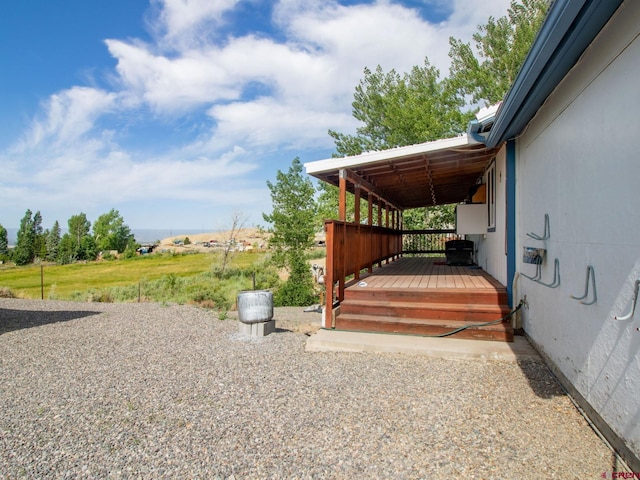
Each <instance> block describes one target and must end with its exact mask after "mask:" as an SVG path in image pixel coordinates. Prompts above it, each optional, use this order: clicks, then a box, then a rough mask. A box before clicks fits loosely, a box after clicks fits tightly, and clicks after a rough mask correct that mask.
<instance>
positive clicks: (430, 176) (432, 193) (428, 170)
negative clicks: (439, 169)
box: [427, 164, 437, 206]
mask: <svg viewBox="0 0 640 480" xmlns="http://www.w3.org/2000/svg"><path fill="white" fill-rule="evenodd" d="M427 175H428V176H429V189H430V190H431V201H432V202H433V205H434V206H436V205H437V202H436V192H435V190H434V189H433V176H432V174H431V169H430V168H429V164H427Z"/></svg>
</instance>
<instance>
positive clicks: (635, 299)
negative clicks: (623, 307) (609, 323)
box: [613, 280, 640, 320]
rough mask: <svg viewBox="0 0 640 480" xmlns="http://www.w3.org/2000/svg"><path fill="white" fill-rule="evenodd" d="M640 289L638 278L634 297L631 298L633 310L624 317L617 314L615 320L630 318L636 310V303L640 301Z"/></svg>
mask: <svg viewBox="0 0 640 480" xmlns="http://www.w3.org/2000/svg"><path fill="white" fill-rule="evenodd" d="M638 290H640V280H636V283H635V287H634V288H633V299H632V300H631V310H630V311H629V313H627V314H626V315H623V316H622V317H618V316H615V317H613V318H614V320H629V319H630V318H631V317H633V314H634V313H635V312H636V303H637V302H638Z"/></svg>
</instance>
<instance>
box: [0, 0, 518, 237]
mask: <svg viewBox="0 0 640 480" xmlns="http://www.w3.org/2000/svg"><path fill="white" fill-rule="evenodd" d="M479 5H480V4H478V2H477V1H475V0H456V1H448V0H395V1H394V0H380V1H367V0H361V1H358V0H342V1H332V0H306V1H300V0H279V1H276V0H272V1H265V0H151V1H143V0H91V1H87V0H60V1H55V2H52V1H50V0H22V1H20V2H6V3H5V4H3V6H2V10H1V12H0V167H1V172H2V173H1V174H0V205H1V206H0V224H2V225H3V226H5V227H7V228H12V227H17V226H18V225H19V223H20V219H21V218H22V217H23V215H24V212H25V211H26V210H27V209H31V210H32V211H34V212H35V211H37V210H39V211H40V212H41V214H42V217H43V223H44V225H43V226H44V227H45V228H50V227H51V225H53V223H54V221H56V220H58V221H59V222H60V223H61V225H62V226H66V222H67V220H68V219H69V217H71V216H72V215H75V214H78V213H80V212H84V213H85V214H86V215H87V217H88V219H89V220H90V221H94V220H95V219H96V218H97V217H98V216H99V215H101V214H102V213H106V212H108V211H109V210H110V209H111V208H115V209H117V210H119V211H120V213H121V214H122V216H123V217H124V219H125V222H126V223H127V224H128V225H129V226H130V227H131V228H135V229H141V228H173V229H188V228H197V229H198V230H203V229H204V230H205V231H206V230H219V229H224V228H226V227H228V226H229V225H230V223H231V218H232V215H233V213H234V212H241V213H242V215H243V216H244V217H247V218H248V224H250V225H256V224H262V225H264V221H263V220H262V212H270V210H271V204H270V197H269V190H268V189H267V186H266V180H273V179H274V178H275V175H276V171H277V170H287V169H288V167H289V165H290V164H291V160H292V159H293V158H294V157H300V159H301V160H302V161H303V162H307V161H312V160H318V159H322V158H327V157H330V156H331V154H332V152H333V151H334V148H333V142H332V139H331V138H330V137H329V135H328V134H327V130H328V129H334V130H337V131H340V132H343V133H353V132H354V131H355V128H356V127H357V124H356V123H355V120H354V119H353V118H352V115H351V102H352V100H353V92H354V88H355V86H356V85H357V84H358V82H359V81H360V79H361V78H362V76H363V69H364V68H365V67H370V68H375V67H376V66H377V65H381V66H382V67H383V69H384V70H385V71H388V70H390V69H392V68H395V69H396V70H397V71H398V72H405V71H409V70H410V68H411V67H412V66H413V65H421V64H423V62H424V58H425V57H428V59H429V61H430V62H431V63H432V64H434V65H436V66H437V67H438V68H439V69H440V71H441V72H442V73H443V74H446V72H447V71H448V66H449V59H448V51H449V45H448V39H449V36H454V37H456V38H461V39H464V40H470V39H471V35H472V34H473V33H474V32H475V31H476V27H477V25H479V24H483V23H486V21H487V19H488V17H489V16H490V15H493V16H495V17H499V16H503V15H504V14H506V11H507V8H508V5H509V1H508V0H487V1H485V2H482V4H481V5H482V7H481V8H479Z"/></svg>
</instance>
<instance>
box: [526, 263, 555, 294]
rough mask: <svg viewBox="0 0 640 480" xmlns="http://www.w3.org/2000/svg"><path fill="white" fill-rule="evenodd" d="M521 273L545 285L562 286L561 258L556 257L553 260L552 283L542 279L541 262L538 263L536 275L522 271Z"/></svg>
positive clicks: (550, 286) (551, 286)
mask: <svg viewBox="0 0 640 480" xmlns="http://www.w3.org/2000/svg"><path fill="white" fill-rule="evenodd" d="M521 275H522V276H523V277H526V278H528V279H529V280H533V281H534V282H536V283H539V284H540V285H544V286H545V287H549V288H558V287H559V286H560V260H558V259H557V258H556V259H555V260H554V261H553V281H552V282H551V283H544V282H542V281H541V280H542V265H541V264H537V265H536V275H535V276H534V277H531V276H529V275H527V274H526V273H521Z"/></svg>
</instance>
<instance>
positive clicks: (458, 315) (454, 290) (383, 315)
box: [335, 257, 513, 341]
mask: <svg viewBox="0 0 640 480" xmlns="http://www.w3.org/2000/svg"><path fill="white" fill-rule="evenodd" d="M508 313H509V307H508V301H507V292H506V288H505V287H504V286H503V285H501V284H500V283H499V282H498V281H497V280H495V279H494V278H493V277H491V276H490V275H489V274H487V273H486V272H484V271H483V270H481V269H479V268H477V267H476V268H473V267H458V266H448V265H446V263H445V260H444V258H438V257H435V258H434V257H412V258H409V257H404V258H400V259H398V260H396V261H394V262H392V263H390V264H388V265H383V266H382V267H381V268H379V269H376V270H374V272H373V273H370V274H366V275H363V276H362V277H361V278H360V280H359V281H358V282H356V283H355V284H354V285H351V286H349V287H347V288H346V289H345V295H344V300H343V301H342V302H341V305H340V312H339V314H338V315H336V320H335V328H336V329H338V330H359V331H372V332H393V333H407V334H416V335H433V336H440V335H443V334H447V333H449V332H452V331H454V330H458V329H460V330H459V331H457V332H456V333H455V334H454V335H452V336H455V337H456V338H472V339H485V340H502V341H513V329H512V328H511V323H510V321H509V320H505V321H503V322H499V323H494V324H492V325H479V324H483V323H488V322H494V321H496V320H499V319H501V318H502V317H504V316H505V315H507V314H508Z"/></svg>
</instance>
